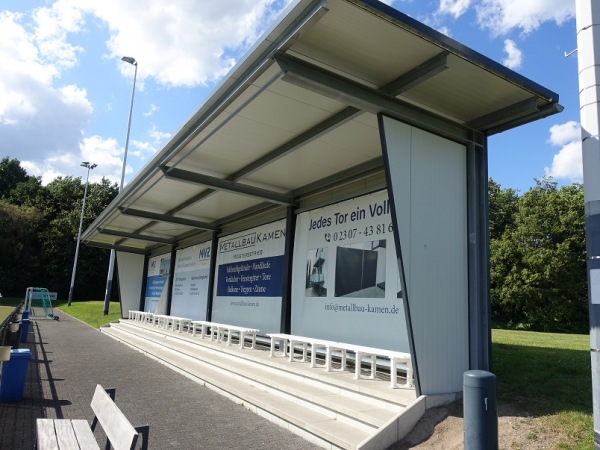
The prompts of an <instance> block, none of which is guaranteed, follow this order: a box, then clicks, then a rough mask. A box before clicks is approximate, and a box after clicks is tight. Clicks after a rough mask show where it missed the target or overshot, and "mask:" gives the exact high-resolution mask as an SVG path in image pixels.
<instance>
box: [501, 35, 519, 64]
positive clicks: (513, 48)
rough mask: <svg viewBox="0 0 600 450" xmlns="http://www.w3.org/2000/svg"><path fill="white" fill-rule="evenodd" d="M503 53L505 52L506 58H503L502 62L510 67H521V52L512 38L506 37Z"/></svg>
mask: <svg viewBox="0 0 600 450" xmlns="http://www.w3.org/2000/svg"><path fill="white" fill-rule="evenodd" d="M504 53H506V58H504V60H503V61H502V64H504V65H505V66H506V67H508V68H510V69H518V68H519V67H521V63H522V62H523V53H522V52H521V50H519V48H518V47H517V44H515V41H513V40H512V39H506V40H505V41H504Z"/></svg>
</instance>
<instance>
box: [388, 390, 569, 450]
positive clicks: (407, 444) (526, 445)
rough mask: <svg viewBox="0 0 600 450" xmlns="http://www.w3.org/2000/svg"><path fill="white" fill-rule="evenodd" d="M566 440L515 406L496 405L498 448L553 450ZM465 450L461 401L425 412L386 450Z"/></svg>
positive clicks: (508, 449) (501, 403) (537, 418)
mask: <svg viewBox="0 0 600 450" xmlns="http://www.w3.org/2000/svg"><path fill="white" fill-rule="evenodd" d="M566 441H567V440H566V437H565V436H564V435H562V434H561V433H560V432H558V431H557V430H552V429H549V428H548V427H547V425H546V424H545V420H544V418H543V417H533V416H532V415H530V414H528V413H527V412H524V411H523V410H522V409H517V408H516V407H515V406H513V405H511V404H508V403H504V402H498V446H499V448H500V449H507V450H513V449H514V450H517V449H519V450H520V449H523V450H546V449H556V448H557V446H558V444H559V443H560V442H566ZM407 449H444V450H463V449H464V428H463V411H462V401H458V402H454V403H451V404H450V405H446V406H441V407H438V408H432V409H430V410H428V411H427V412H426V413H425V415H424V416H423V417H422V418H421V420H420V421H419V422H418V423H417V425H416V427H415V428H414V429H413V430H412V431H411V432H410V433H409V434H408V435H407V436H406V437H405V438H404V439H403V440H402V441H400V442H399V443H397V444H395V445H393V446H392V447H390V448H389V449H388V450H407Z"/></svg>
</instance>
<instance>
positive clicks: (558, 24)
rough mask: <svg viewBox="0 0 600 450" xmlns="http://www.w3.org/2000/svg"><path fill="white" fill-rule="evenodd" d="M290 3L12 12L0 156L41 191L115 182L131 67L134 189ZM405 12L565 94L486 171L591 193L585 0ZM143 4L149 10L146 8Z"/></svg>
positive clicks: (5, 27) (482, 2) (37, 6)
mask: <svg viewBox="0 0 600 450" xmlns="http://www.w3.org/2000/svg"><path fill="white" fill-rule="evenodd" d="M289 3H290V1H289V0H219V1H192V0H170V1H168V2H165V1H164V0H146V1H144V2H141V3H140V2H139V0H103V1H102V2H98V1H94V0H56V1H55V0H4V1H3V2H2V10H0V66H1V67H2V70H1V71H0V158H1V157H4V156H8V157H10V158H17V159H19V160H20V161H21V163H22V165H23V166H24V167H25V168H26V169H27V171H28V173H29V174H31V175H36V176H41V177H42V180H43V182H44V183H47V182H49V181H51V180H52V179H54V178H55V177H56V176H60V175H62V176H66V175H71V176H75V177H80V176H82V177H85V169H84V168H82V167H80V165H79V164H80V162H81V161H90V162H93V163H96V164H98V167H97V168H96V169H94V171H93V172H92V173H91V174H90V180H91V181H98V180H99V179H100V178H101V177H102V176H105V177H108V178H110V179H111V180H113V181H115V182H118V181H119V180H120V176H121V167H122V157H123V150H124V146H125V136H126V131H127V117H128V113H129V104H130V99H131V89H132V81H133V75H134V67H133V66H131V65H130V64H127V63H125V62H122V61H121V57H122V56H132V57H134V58H135V59H136V60H137V61H138V76H137V88H136V93H135V103H134V111H133V117H132V128H131V137H130V142H129V154H128V159H127V171H126V175H125V182H127V181H129V180H131V179H132V178H133V177H134V176H135V175H136V174H137V173H138V172H139V171H140V169H141V168H142V167H143V166H144V165H145V164H146V163H147V162H148V161H149V160H150V159H151V158H152V156H153V155H154V154H155V153H156V152H157V151H159V150H160V149H161V148H162V146H163V145H164V144H165V143H166V142H168V140H169V138H170V136H171V135H173V134H174V133H175V132H176V131H177V130H178V129H179V128H180V127H182V126H183V125H184V123H185V122H186V121H187V119H188V118H189V117H190V116H191V115H192V114H193V113H194V112H195V111H196V110H197V109H198V108H199V107H200V105H201V104H202V103H203V101H204V100H205V99H206V98H207V96H208V95H209V94H210V93H211V92H212V90H213V89H214V87H215V85H216V84H217V83H218V82H219V80H220V79H221V78H222V77H223V76H224V75H225V74H226V73H227V72H228V70H230V69H231V67H232V66H233V65H234V64H235V62H236V61H238V60H239V58H241V56H243V55H244V54H245V52H246V51H247V50H248V49H249V47H250V46H252V44H253V43H254V42H255V41H256V39H258V37H259V36H260V35H261V33H262V32H263V31H264V30H265V29H266V28H267V27H268V26H269V25H270V24H271V23H272V22H273V21H274V20H276V18H277V16H278V14H279V13H280V12H281V11H282V9H283V8H285V7H286V6H287V4H289ZM386 3H388V4H391V5H392V6H393V7H394V8H396V9H398V10H400V11H402V12H404V13H406V14H408V15H410V16H412V17H414V18H415V19H417V20H419V21H421V22H424V23H425V24H427V25H429V26H431V27H432V28H434V29H436V30H438V31H441V32H443V33H445V34H447V35H449V36H450V37H452V38H453V39H455V40H457V41H459V42H460V43H462V44H464V45H466V46H468V47H471V48H472V49H474V50H476V51H478V52H480V53H482V54H484V55H485V56H487V57H489V58H491V59H494V60H496V61H498V62H500V63H502V64H504V65H506V66H507V67H509V68H511V69H513V70H515V71H516V72H518V73H520V74H522V75H524V76H526V77H528V78H530V79H532V80H533V81H535V82H537V83H539V84H541V85H543V86H545V87H547V88H549V89H551V90H553V91H555V92H557V93H558V94H559V95H560V103H561V104H562V105H563V106H564V107H565V110H564V112H563V113H561V114H558V115H555V116H552V117H549V118H546V119H543V120H540V121H537V122H535V123H532V124H529V125H525V126H523V127H520V128H518V129H516V130H511V131H507V132H504V133H501V134H499V135H495V136H492V137H491V138H490V140H489V156H490V157H489V173H490V176H491V177H492V178H494V179H495V180H496V181H497V182H499V183H500V184H501V185H502V186H503V187H505V188H508V187H510V188H513V189H517V190H518V191H519V192H521V193H523V192H526V191H527V190H528V189H529V188H530V187H531V186H533V185H534V183H535V182H534V178H541V177H543V176H545V175H551V176H553V178H554V179H555V180H556V181H558V182H559V183H571V182H573V181H581V178H582V176H581V145H580V136H579V98H578V84H577V53H575V54H573V55H572V56H570V57H565V52H571V51H572V50H574V49H575V48H576V46H577V43H576V34H575V32H576V30H575V0H394V1H389V0H388V1H386ZM142 5H143V6H142Z"/></svg>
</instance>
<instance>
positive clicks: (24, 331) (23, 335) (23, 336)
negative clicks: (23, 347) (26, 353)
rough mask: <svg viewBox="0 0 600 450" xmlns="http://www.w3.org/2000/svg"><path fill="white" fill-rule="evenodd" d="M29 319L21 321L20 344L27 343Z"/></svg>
mask: <svg viewBox="0 0 600 450" xmlns="http://www.w3.org/2000/svg"><path fill="white" fill-rule="evenodd" d="M29 322H30V320H29V319H25V318H23V320H21V342H27V333H29Z"/></svg>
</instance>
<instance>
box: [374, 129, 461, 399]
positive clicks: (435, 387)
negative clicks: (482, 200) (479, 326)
mask: <svg viewBox="0 0 600 450" xmlns="http://www.w3.org/2000/svg"><path fill="white" fill-rule="evenodd" d="M383 123H384V133H385V145H386V147H387V153H388V161H389V166H390V169H389V170H390V175H391V179H390V180H389V181H390V185H391V189H392V191H393V198H394V204H395V208H396V216H397V217H398V226H399V230H398V231H399V236H400V242H401V247H402V248H401V251H402V257H403V262H404V269H405V274H406V283H407V290H408V300H409V306H410V317H411V321H412V330H413V339H414V346H415V352H416V355H415V357H416V360H417V363H418V370H419V378H420V384H421V392H422V393H423V394H436V393H447V392H458V391H461V390H462V374H463V372H464V371H466V370H468V369H469V359H468V354H469V346H468V264H467V263H468V255H467V188H466V186H467V173H466V169H467V167H466V148H465V146H463V145H460V144H456V143H454V142H451V141H448V140H446V139H443V138H441V137H439V136H436V135H433V134H431V133H428V132H425V131H422V130H419V129H416V128H413V127H409V126H407V125H405V124H402V123H399V122H397V121H395V120H393V119H389V118H383Z"/></svg>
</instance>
